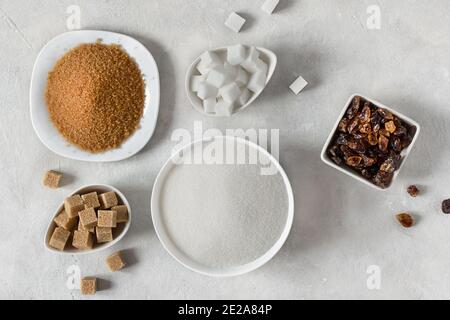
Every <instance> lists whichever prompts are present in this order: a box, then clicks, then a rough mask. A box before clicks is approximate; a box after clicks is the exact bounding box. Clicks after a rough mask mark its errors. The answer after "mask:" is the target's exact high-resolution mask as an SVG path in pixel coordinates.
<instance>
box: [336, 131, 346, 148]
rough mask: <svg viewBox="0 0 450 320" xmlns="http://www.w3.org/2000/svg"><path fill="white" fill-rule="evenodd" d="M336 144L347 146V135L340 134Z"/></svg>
mask: <svg viewBox="0 0 450 320" xmlns="http://www.w3.org/2000/svg"><path fill="white" fill-rule="evenodd" d="M336 143H337V144H343V145H347V143H348V137H347V135H345V134H340V135H339V136H338V138H337V139H336Z"/></svg>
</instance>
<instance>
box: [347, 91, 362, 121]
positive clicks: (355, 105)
mask: <svg viewBox="0 0 450 320" xmlns="http://www.w3.org/2000/svg"><path fill="white" fill-rule="evenodd" d="M360 105H361V97H359V96H356V97H354V98H353V101H352V105H351V107H350V108H349V109H348V110H347V115H348V118H349V119H353V118H354V117H355V116H356V114H357V113H358V111H359V107H360Z"/></svg>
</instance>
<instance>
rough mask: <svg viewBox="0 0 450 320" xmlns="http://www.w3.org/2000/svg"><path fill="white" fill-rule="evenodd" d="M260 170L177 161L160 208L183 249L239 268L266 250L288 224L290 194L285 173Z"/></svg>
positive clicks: (210, 263) (206, 261) (216, 264)
mask: <svg viewBox="0 0 450 320" xmlns="http://www.w3.org/2000/svg"><path fill="white" fill-rule="evenodd" d="M262 163H267V161H266V162H262ZM260 169H261V167H260V165H250V164H243V165H227V164H223V165H220V164H213V165H206V164H203V165H198V164H192V165H189V164H180V165H176V166H175V167H174V168H173V169H172V170H171V172H170V173H169V174H168V176H167V179H166V181H165V183H164V185H163V187H162V193H161V198H160V207H161V209H162V216H163V223H164V225H165V228H166V231H167V233H168V235H169V237H170V238H171V240H172V241H173V242H174V244H175V245H176V246H177V247H178V249H179V250H180V251H182V252H183V253H184V254H185V255H186V256H188V257H189V258H190V259H192V260H194V261H196V262H198V263H200V264H202V265H204V266H207V267H212V268H227V267H233V266H240V265H243V264H246V263H249V262H252V261H254V260H256V259H257V258H259V257H260V256H262V255H263V254H264V253H266V252H267V251H268V250H269V249H270V248H271V247H272V246H273V245H274V244H275V243H276V241H277V240H278V239H279V237H280V236H281V233H282V232H283V229H284V227H285V225H286V220H287V216H288V197H287V191H286V186H285V184H284V181H283V178H282V176H281V175H280V174H279V173H276V174H274V175H261V170H260Z"/></svg>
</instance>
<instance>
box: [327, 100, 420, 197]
mask: <svg viewBox="0 0 450 320" xmlns="http://www.w3.org/2000/svg"><path fill="white" fill-rule="evenodd" d="M356 96H360V97H362V98H363V99H365V100H367V101H370V102H371V103H372V104H374V105H375V106H377V107H380V108H384V109H386V110H388V111H390V112H391V113H392V114H394V115H396V116H397V117H398V118H399V119H400V120H403V121H404V122H406V123H407V124H409V125H410V126H413V127H416V133H415V135H414V138H413V140H412V141H411V144H410V145H409V146H408V148H406V149H404V150H402V152H401V156H402V157H403V159H402V163H401V164H400V167H399V168H398V169H397V170H396V171H395V172H394V177H393V179H392V182H391V184H390V186H392V184H393V183H394V181H395V179H396V178H397V176H398V174H399V173H400V171H401V169H402V168H403V165H404V164H405V162H406V159H407V158H408V156H409V153H410V152H411V150H412V148H413V147H414V144H415V143H416V141H417V138H418V137H419V133H420V125H419V124H418V123H417V122H416V121H414V120H413V119H411V118H409V117H407V116H405V115H404V114H401V113H400V112H398V111H395V110H393V109H391V108H389V107H387V106H385V105H384V104H382V103H381V102H378V101H376V100H373V99H370V98H367V97H365V96H363V95H361V94H353V95H352V96H351V97H350V98H349V99H348V101H347V103H346V105H345V106H344V109H342V111H341V114H340V115H339V117H338V119H337V121H336V123H335V125H334V127H333V130H331V133H330V135H329V136H328V139H327V141H326V142H325V144H324V146H323V148H322V152H321V154H320V158H321V159H322V161H323V162H325V163H326V164H327V165H329V166H331V167H333V168H335V169H337V170H339V171H341V172H343V173H345V174H347V175H349V176H350V177H352V178H355V179H356V180H358V181H360V182H362V183H364V184H366V185H368V186H370V187H372V188H375V189H377V190H382V191H385V190H388V189H389V187H390V186H389V187H387V188H385V189H383V188H380V187H379V186H377V185H375V184H373V183H372V182H370V181H369V180H367V179H365V178H364V177H363V176H361V175H359V174H357V173H356V172H355V171H353V170H351V169H350V168H348V167H346V166H345V165H341V166H338V165H337V164H336V163H334V162H333V160H331V159H330V157H329V156H328V154H327V151H328V147H329V145H330V142H331V140H332V139H333V137H334V134H335V133H336V131H337V129H338V126H339V122H340V121H341V119H342V118H343V117H344V115H345V112H346V111H347V109H348V106H349V105H350V103H351V102H352V100H353V98H354V97H356Z"/></svg>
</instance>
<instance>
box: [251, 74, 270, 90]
mask: <svg viewBox="0 0 450 320" xmlns="http://www.w3.org/2000/svg"><path fill="white" fill-rule="evenodd" d="M266 78H267V77H266V74H265V73H263V72H261V71H260V72H256V73H254V74H252V76H251V77H250V80H249V81H248V84H247V88H248V89H249V90H251V91H253V92H255V93H258V92H261V91H262V89H264V87H265V85H266Z"/></svg>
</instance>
